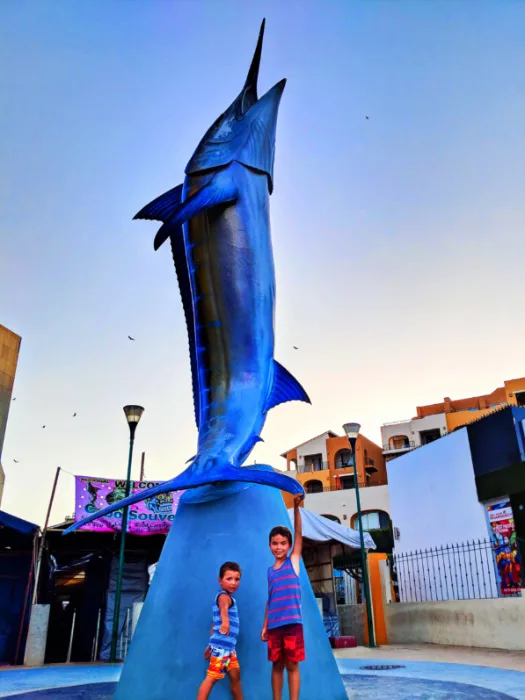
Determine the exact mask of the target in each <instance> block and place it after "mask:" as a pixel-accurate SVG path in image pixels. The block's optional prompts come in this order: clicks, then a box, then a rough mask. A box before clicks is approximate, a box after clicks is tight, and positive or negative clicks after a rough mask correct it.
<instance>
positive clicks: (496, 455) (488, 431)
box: [467, 406, 525, 495]
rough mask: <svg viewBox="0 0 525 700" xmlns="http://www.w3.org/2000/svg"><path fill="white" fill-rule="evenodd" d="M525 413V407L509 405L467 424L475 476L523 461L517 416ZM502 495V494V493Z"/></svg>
mask: <svg viewBox="0 0 525 700" xmlns="http://www.w3.org/2000/svg"><path fill="white" fill-rule="evenodd" d="M521 416H525V409H523V408H516V407H510V406H509V407H507V408H505V409H503V410H499V411H496V412H495V413H494V414H493V415H491V416H490V417H489V418H485V419H484V420H482V421H479V423H474V424H472V425H469V426H468V429H467V430H468V436H469V440H470V449H471V452H472V461H473V464H474V471H475V473H476V476H480V475H482V474H487V473H488V472H492V471H496V470H497V469H503V468H504V467H509V466H511V465H512V464H516V463H518V462H520V461H521V451H520V444H519V442H518V437H517V435H516V431H517V430H519V429H520V426H519V425H515V422H514V420H515V417H516V418H518V417H521ZM500 495H501V494H500Z"/></svg>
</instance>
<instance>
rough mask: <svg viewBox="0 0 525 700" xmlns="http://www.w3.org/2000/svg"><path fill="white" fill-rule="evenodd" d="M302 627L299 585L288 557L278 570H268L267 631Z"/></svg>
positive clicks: (271, 567)
mask: <svg viewBox="0 0 525 700" xmlns="http://www.w3.org/2000/svg"><path fill="white" fill-rule="evenodd" d="M297 624H299V625H302V624H303V618H302V615H301V584H300V581H299V576H297V574H296V573H295V570H294V568H293V564H292V562H291V561H290V558H289V557H288V558H287V559H286V561H285V562H284V564H283V565H282V566H281V567H280V568H279V569H274V568H273V566H270V568H269V569H268V629H269V630H271V629H275V628H276V627H283V625H297Z"/></svg>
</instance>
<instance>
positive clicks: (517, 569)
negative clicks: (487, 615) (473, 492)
mask: <svg viewBox="0 0 525 700" xmlns="http://www.w3.org/2000/svg"><path fill="white" fill-rule="evenodd" d="M487 515H488V519H489V525H490V533H491V538H492V546H493V548H494V556H495V558H496V567H497V572H498V582H499V586H500V592H501V594H502V595H519V594H521V556H520V550H519V546H518V540H517V536H516V529H515V527H514V515H513V513H512V507H511V505H510V500H509V499H508V498H506V499H503V500H501V501H500V502H499V503H494V504H491V505H488V506H487Z"/></svg>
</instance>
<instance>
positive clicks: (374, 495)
mask: <svg viewBox="0 0 525 700" xmlns="http://www.w3.org/2000/svg"><path fill="white" fill-rule="evenodd" d="M288 473H289V472H288ZM359 495H360V497H361V510H362V512H363V514H364V515H363V526H364V529H365V530H373V529H378V528H380V527H383V524H382V522H384V520H383V518H382V517H381V513H384V514H386V515H388V516H389V517H390V499H389V496H388V486H367V487H366V488H361V489H359ZM304 505H305V508H307V509H308V510H311V511H312V513H317V514H318V515H324V516H325V517H330V518H332V519H334V518H336V519H337V520H338V521H339V522H340V523H341V524H342V525H348V526H349V527H354V528H357V523H356V522H355V520H356V516H357V501H356V497H355V489H343V490H340V491H324V492H321V493H309V494H307V495H306V498H305V502H304Z"/></svg>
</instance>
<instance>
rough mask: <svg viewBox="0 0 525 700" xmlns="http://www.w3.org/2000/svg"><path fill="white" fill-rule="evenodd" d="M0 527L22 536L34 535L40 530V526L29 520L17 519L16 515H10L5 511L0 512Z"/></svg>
mask: <svg viewBox="0 0 525 700" xmlns="http://www.w3.org/2000/svg"><path fill="white" fill-rule="evenodd" d="M0 527H7V528H9V529H11V530H15V531H16V532H18V533H19V534H21V535H34V533H35V532H36V531H37V530H38V525H35V524H34V523H30V522H29V521H28V520H22V518H17V517H16V516H15V515H9V513H6V512H5V511H4V510H0Z"/></svg>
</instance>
